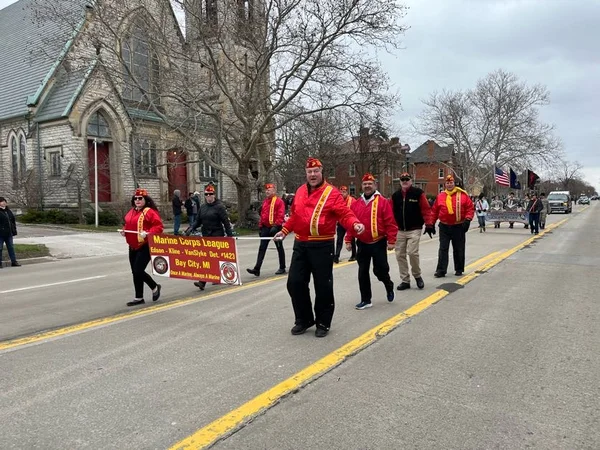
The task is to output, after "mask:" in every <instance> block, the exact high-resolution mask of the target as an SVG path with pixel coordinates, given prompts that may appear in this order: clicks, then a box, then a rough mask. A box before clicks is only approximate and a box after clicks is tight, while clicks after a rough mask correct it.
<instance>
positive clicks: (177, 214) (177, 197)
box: [173, 189, 183, 235]
mask: <svg viewBox="0 0 600 450" xmlns="http://www.w3.org/2000/svg"><path fill="white" fill-rule="evenodd" d="M182 206H183V202H182V201H181V191H180V190H179V189H175V190H174V191H173V234H174V235H178V234H179V228H180V227H181V213H182V209H181V207H182Z"/></svg>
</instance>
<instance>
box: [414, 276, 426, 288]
mask: <svg viewBox="0 0 600 450" xmlns="http://www.w3.org/2000/svg"><path fill="white" fill-rule="evenodd" d="M415 281H416V282H417V287H418V288H419V289H423V288H424V287H425V283H424V282H423V278H421V277H419V278H415Z"/></svg>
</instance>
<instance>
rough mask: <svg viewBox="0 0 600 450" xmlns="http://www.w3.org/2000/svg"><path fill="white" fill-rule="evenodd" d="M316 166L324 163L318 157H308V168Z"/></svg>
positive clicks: (321, 165)
mask: <svg viewBox="0 0 600 450" xmlns="http://www.w3.org/2000/svg"><path fill="white" fill-rule="evenodd" d="M314 167H323V164H321V161H319V160H318V159H317V158H308V159H307V160H306V168H307V169H312V168H314Z"/></svg>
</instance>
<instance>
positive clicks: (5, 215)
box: [0, 197, 21, 269]
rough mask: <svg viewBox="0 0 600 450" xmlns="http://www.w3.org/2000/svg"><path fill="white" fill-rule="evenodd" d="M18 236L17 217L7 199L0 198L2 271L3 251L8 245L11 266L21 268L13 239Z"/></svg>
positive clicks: (0, 259)
mask: <svg viewBox="0 0 600 450" xmlns="http://www.w3.org/2000/svg"><path fill="white" fill-rule="evenodd" d="M16 235H17V221H16V219H15V215H14V214H13V212H12V211H11V210H10V208H9V207H8V203H7V202H6V198H4V197H0V269H2V250H3V249H4V244H6V250H7V251H8V257H9V258H10V265H11V266H12V267H20V266H21V264H19V261H17V255H16V254H15V246H14V243H13V238H14V237H15V236H16Z"/></svg>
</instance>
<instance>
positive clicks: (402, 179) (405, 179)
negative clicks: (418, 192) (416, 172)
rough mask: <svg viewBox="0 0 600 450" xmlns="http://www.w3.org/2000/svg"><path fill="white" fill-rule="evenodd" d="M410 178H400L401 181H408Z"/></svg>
mask: <svg viewBox="0 0 600 450" xmlns="http://www.w3.org/2000/svg"><path fill="white" fill-rule="evenodd" d="M408 180H410V178H400V181H408Z"/></svg>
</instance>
